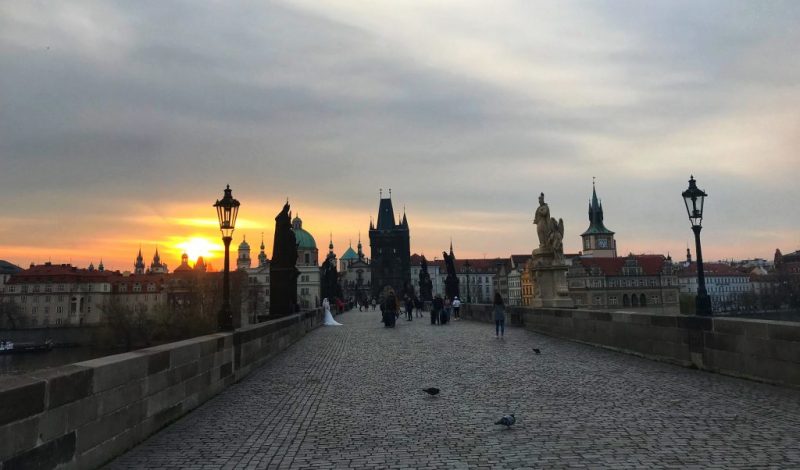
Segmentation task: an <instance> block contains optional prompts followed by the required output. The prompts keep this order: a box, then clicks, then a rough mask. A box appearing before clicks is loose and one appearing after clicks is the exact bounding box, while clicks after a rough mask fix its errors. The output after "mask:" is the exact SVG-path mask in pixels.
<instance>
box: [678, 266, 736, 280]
mask: <svg viewBox="0 0 800 470" xmlns="http://www.w3.org/2000/svg"><path fill="white" fill-rule="evenodd" d="M703 273H705V275H706V277H710V276H742V277H749V275H748V274H747V273H742V272H739V271H737V270H736V268H734V267H733V266H730V265H727V264H725V263H703ZM678 276H680V277H694V276H697V263H695V262H692V264H690V265H689V266H686V267H684V268H683V269H681V270H680V272H679V273H678Z"/></svg>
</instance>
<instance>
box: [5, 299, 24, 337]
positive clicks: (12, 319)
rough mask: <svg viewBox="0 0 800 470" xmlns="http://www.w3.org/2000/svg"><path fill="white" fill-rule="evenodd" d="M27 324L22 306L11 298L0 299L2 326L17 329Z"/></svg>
mask: <svg viewBox="0 0 800 470" xmlns="http://www.w3.org/2000/svg"><path fill="white" fill-rule="evenodd" d="M23 326H25V317H24V316H23V312H22V308H20V306H19V305H18V304H17V303H16V302H14V301H13V300H11V299H6V300H0V328H5V329H10V330H16V329H17V328H21V327H23Z"/></svg>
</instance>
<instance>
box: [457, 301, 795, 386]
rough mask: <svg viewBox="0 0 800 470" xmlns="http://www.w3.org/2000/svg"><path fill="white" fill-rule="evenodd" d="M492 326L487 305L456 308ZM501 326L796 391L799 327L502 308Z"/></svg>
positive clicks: (727, 319) (766, 322)
mask: <svg viewBox="0 0 800 470" xmlns="http://www.w3.org/2000/svg"><path fill="white" fill-rule="evenodd" d="M461 312H462V313H461V315H462V316H463V317H464V318H465V319H469V320H474V321H481V322H493V321H494V318H493V313H492V306H491V305H476V304H472V305H467V306H463V307H462V308H461ZM506 312H507V323H510V324H511V325H519V326H524V327H525V328H526V329H529V330H531V331H535V332H537V333H543V334H547V335H551V336H556V337H559V338H564V339H569V340H574V341H580V342H583V343H587V344H592V345H595V346H601V347H604V348H608V349H614V350H618V351H622V352H627V353H632V354H637V355H640V356H644V357H647V358H650V359H656V360H659V361H665V362H671V363H674V364H679V365H682V366H687V367H697V368H699V369H703V370H708V371H712V372H718V373H722V374H727V375H732V376H737V377H744V378H749V379H753V380H759V381H763V382H768V383H773V384H779V385H786V386H791V387H800V323H794V322H783V321H774V320H757V319H744V318H730V317H697V316H685V315H665V314H657V313H642V312H609V311H598V310H574V309H540V308H536V309H532V308H526V307H507V308H506Z"/></svg>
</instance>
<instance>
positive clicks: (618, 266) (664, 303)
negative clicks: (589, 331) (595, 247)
mask: <svg viewBox="0 0 800 470" xmlns="http://www.w3.org/2000/svg"><path fill="white" fill-rule="evenodd" d="M567 286H568V289H569V296H570V297H571V298H572V301H573V302H574V303H575V306H576V307H577V308H584V309H586V308H588V309H601V310H629V311H640V312H651V313H667V314H676V313H679V312H680V303H679V292H678V277H677V275H676V273H675V271H674V266H673V263H672V259H671V258H669V257H664V256H663V255H633V254H631V255H628V256H626V257H618V258H605V257H600V258H586V257H580V258H577V259H575V260H573V264H572V266H570V268H569V271H568V272H567Z"/></svg>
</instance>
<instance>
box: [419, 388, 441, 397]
mask: <svg viewBox="0 0 800 470" xmlns="http://www.w3.org/2000/svg"><path fill="white" fill-rule="evenodd" d="M422 391H423V392H425V393H427V394H428V395H431V396H434V395H438V394H439V389H438V388H435V387H430V388H423V389H422Z"/></svg>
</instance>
